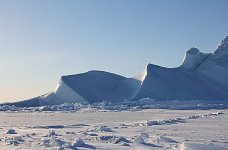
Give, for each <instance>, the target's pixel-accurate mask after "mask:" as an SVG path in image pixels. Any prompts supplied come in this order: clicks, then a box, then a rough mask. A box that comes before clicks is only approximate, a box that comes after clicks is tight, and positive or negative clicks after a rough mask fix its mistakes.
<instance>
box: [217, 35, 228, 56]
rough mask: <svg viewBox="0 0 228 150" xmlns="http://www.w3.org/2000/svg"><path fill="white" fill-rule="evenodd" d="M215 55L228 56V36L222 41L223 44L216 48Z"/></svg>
mask: <svg viewBox="0 0 228 150" xmlns="http://www.w3.org/2000/svg"><path fill="white" fill-rule="evenodd" d="M214 54H215V55H222V56H223V55H228V36H226V37H225V39H224V40H222V41H221V43H220V44H219V45H218V47H217V48H216V50H215V52H214Z"/></svg>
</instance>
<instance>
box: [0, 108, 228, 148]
mask: <svg viewBox="0 0 228 150" xmlns="http://www.w3.org/2000/svg"><path fill="white" fill-rule="evenodd" d="M110 116H111V117H110ZM85 118H86V119H85ZM175 118H177V119H175ZM178 118H182V121H173V120H179V119H178ZM0 119H1V122H0V145H1V148H0V149H3V150H28V149H40V150H41V149H42V150H44V149H45V150H46V149H47V150H57V149H58V150H77V149H79V150H92V149H98V150H105V149H110V150H131V149H137V150H138V149H139V150H150V149H156V150H167V149H170V150H228V143H227V141H228V137H227V130H228V111H227V110H220V111H218V110H162V109H149V110H141V111H133V110H131V111H121V112H119V111H117V112H116V111H99V110H93V109H92V108H91V109H88V108H84V109H82V110H80V111H78V112H68V113H64V112H60V113H59V112H58V113H55V112H48V113H46V112H39V113H37V112H34V113H28V112H16V113H14V112H1V113H0ZM158 120H160V121H158ZM183 120H184V121H183ZM149 121H150V122H152V121H157V122H159V123H158V124H150V125H146V124H145V123H146V122H149Z"/></svg>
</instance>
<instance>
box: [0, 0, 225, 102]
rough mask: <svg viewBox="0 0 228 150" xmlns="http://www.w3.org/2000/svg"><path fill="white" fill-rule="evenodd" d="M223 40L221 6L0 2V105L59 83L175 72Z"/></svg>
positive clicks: (142, 0)
mask: <svg viewBox="0 0 228 150" xmlns="http://www.w3.org/2000/svg"><path fill="white" fill-rule="evenodd" d="M227 34H228V1H227V0H191V1H187V0H172V1H168V0H96V1H95V0H67V1H62V0H33V1H31V0H20V1H15V0H0V41H1V42H0V73H1V77H0V102H6V101H17V100H23V99H27V98H31V97H34V96H38V95H41V94H45V93H46V92H49V91H51V90H53V89H54V88H55V86H56V85H57V83H58V80H59V78H60V76H61V75H67V74H76V73H80V72H86V71H88V70H105V71H110V72H114V73H117V74H121V75H124V76H127V77H131V76H135V75H137V74H139V73H140V72H141V71H142V70H143V69H144V67H145V66H146V65H147V64H148V63H154V64H158V65H161V66H165V67H176V66H178V65H180V64H181V61H182V59H183V57H184V54H185V52H186V51H187V50H188V49H189V48H191V47H197V48H199V49H200V50H201V51H203V52H212V51H213V50H214V49H215V48H216V46H217V45H218V43H219V42H220V41H221V40H222V39H223V38H224V37H225V36H226V35H227Z"/></svg>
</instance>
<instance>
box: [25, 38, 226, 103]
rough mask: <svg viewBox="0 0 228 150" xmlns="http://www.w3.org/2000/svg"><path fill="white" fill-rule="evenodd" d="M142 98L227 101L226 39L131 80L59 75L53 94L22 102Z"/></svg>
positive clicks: (148, 69) (106, 74) (90, 74)
mask: <svg viewBox="0 0 228 150" xmlns="http://www.w3.org/2000/svg"><path fill="white" fill-rule="evenodd" d="M145 97H149V98H152V99H155V100H227V99H228V37H226V38H225V39H224V40H223V41H222V42H221V43H220V44H219V46H218V47H217V48H216V50H215V51H214V53H202V52H200V51H199V50H198V49H197V48H191V49H189V50H188V51H187V52H186V54H185V57H184V60H183V62H182V64H181V66H180V67H177V68H164V67H160V66H157V65H152V64H149V65H147V67H146V68H145V69H144V71H143V72H142V73H141V74H140V75H138V76H136V77H133V78H126V77H123V76H120V75H116V74H113V73H109V72H104V71H89V72H86V73H82V74H76V75H69V76H62V77H61V79H60V82H59V84H58V86H57V88H56V89H55V90H54V91H53V92H51V93H49V94H46V95H43V96H40V97H36V98H33V99H31V100H27V101H26V102H30V103H31V101H36V104H42V105H43V104H52V103H63V102H90V103H93V102H100V101H110V102H122V101H124V100H126V99H127V100H136V99H140V98H145ZM37 101H38V102H37Z"/></svg>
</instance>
